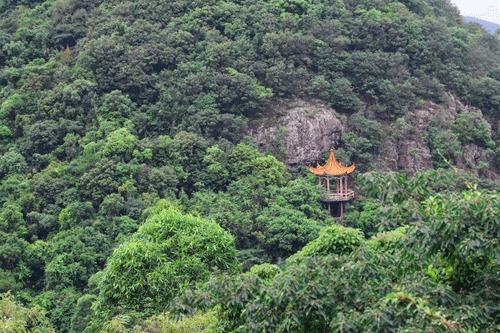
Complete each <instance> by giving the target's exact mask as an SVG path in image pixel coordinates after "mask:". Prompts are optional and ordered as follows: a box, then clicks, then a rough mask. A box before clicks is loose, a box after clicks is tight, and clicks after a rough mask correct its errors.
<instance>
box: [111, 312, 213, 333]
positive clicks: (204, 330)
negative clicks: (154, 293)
mask: <svg viewBox="0 0 500 333" xmlns="http://www.w3.org/2000/svg"><path fill="white" fill-rule="evenodd" d="M221 329H222V328H221V327H220V324H219V320H218V319H217V314H216V312H215V311H209V312H206V313H195V314H194V315H193V316H190V317H183V318H182V319H180V320H173V319H172V318H170V317H169V315H168V313H166V314H162V315H157V316H153V317H150V318H148V319H147V320H146V321H145V322H144V323H143V324H141V325H140V327H137V326H136V327H134V328H133V329H132V330H131V331H130V332H131V333H143V332H144V333H146V332H148V333H156V332H157V333H160V332H161V333H218V332H221V331H222V330H221ZM120 332H124V331H120ZM116 333H118V332H116Z"/></svg>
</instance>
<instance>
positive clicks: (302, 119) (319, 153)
mask: <svg viewBox="0 0 500 333" xmlns="http://www.w3.org/2000/svg"><path fill="white" fill-rule="evenodd" d="M279 111H280V114H281V116H280V117H278V118H276V119H275V120H274V121H273V122H269V121H268V119H267V121H268V122H266V123H261V124H257V125H255V124H254V126H251V130H250V135H251V136H252V137H253V139H254V141H255V142H256V143H257V144H258V145H259V147H260V148H262V149H268V150H270V151H271V152H273V153H274V154H275V155H277V156H278V157H281V158H282V159H283V160H284V161H285V163H287V164H288V165H298V164H302V165H304V164H308V163H311V162H313V161H316V160H318V159H321V158H323V157H324V156H325V151H327V150H329V149H330V148H332V147H336V146H338V143H339V141H340V139H341V137H342V133H343V131H344V126H343V125H342V122H341V121H340V120H339V119H338V118H337V116H336V113H335V111H334V110H333V109H331V108H329V107H327V106H325V105H323V104H319V103H313V102H308V101H304V100H296V101H293V105H292V106H289V107H279Z"/></svg>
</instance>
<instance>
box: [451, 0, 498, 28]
mask: <svg viewBox="0 0 500 333" xmlns="http://www.w3.org/2000/svg"><path fill="white" fill-rule="evenodd" d="M451 2H452V3H454V4H455V5H457V7H458V9H460V12H461V13H462V15H464V16H474V17H477V18H480V19H483V20H487V21H490V22H495V23H497V24H500V0H451Z"/></svg>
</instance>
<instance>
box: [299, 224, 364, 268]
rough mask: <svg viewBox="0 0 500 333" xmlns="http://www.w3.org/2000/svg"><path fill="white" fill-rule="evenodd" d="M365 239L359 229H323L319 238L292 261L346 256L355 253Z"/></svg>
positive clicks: (305, 247) (330, 227) (333, 227)
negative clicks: (317, 257)
mask: <svg viewBox="0 0 500 333" xmlns="http://www.w3.org/2000/svg"><path fill="white" fill-rule="evenodd" d="M363 241H364V237H363V234H362V233H361V231H360V230H359V229H352V228H345V227H342V226H339V225H336V224H334V225H331V226H328V227H324V228H323V229H321V231H320V233H319V236H318V238H316V239H315V240H313V241H312V242H310V243H309V244H307V245H306V246H304V247H303V248H302V250H300V251H299V252H298V253H297V254H295V255H293V256H292V257H290V260H292V261H294V260H300V259H303V258H305V257H314V256H328V255H338V256H341V255H345V254H349V253H351V252H353V251H354V250H356V249H357V248H358V247H360V246H361V244H363Z"/></svg>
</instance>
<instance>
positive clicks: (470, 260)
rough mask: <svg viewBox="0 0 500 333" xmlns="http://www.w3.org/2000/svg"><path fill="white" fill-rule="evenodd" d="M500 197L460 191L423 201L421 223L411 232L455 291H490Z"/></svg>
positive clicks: (495, 260)
mask: <svg viewBox="0 0 500 333" xmlns="http://www.w3.org/2000/svg"><path fill="white" fill-rule="evenodd" d="M499 216H500V196H499V194H498V193H497V192H476V191H474V192H473V191H470V192H462V193H461V194H460V195H443V194H438V195H436V196H432V197H430V198H429V199H427V200H426V201H425V202H424V214H423V221H422V223H421V224H418V225H417V227H416V228H415V229H414V230H412V232H411V235H412V236H413V237H415V239H416V240H417V241H418V243H419V244H421V245H422V246H423V247H424V249H426V250H425V251H428V254H430V255H437V256H438V260H437V262H438V263H437V265H438V270H442V272H443V274H444V276H443V278H445V279H447V280H449V281H450V283H451V284H452V285H453V287H454V288H455V289H456V290H462V289H465V290H469V289H471V288H472V289H475V290H477V289H478V288H479V285H480V286H481V289H482V288H486V289H490V288H491V291H490V292H488V291H487V290H485V289H482V290H481V292H484V293H486V294H489V293H492V294H493V295H495V294H497V293H498V290H496V291H494V290H495V289H498V288H497V287H498V286H495V285H494V284H493V285H491V284H490V279H491V278H492V277H490V276H488V275H489V274H494V273H493V272H494V270H495V269H497V268H498V264H499V263H498V259H499V258H498V240H499V239H500V234H499V230H500V219H499Z"/></svg>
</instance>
